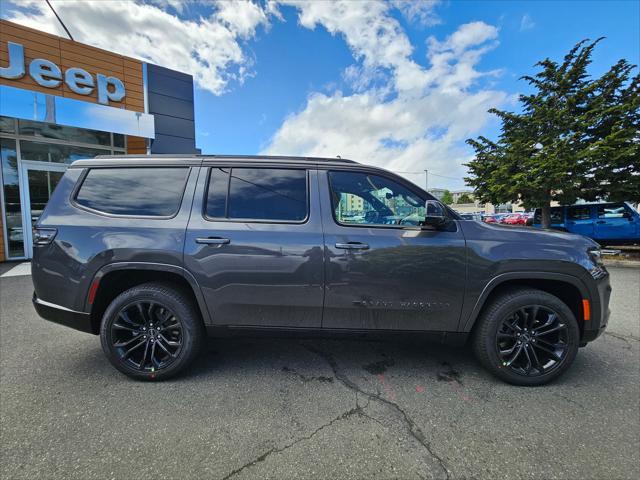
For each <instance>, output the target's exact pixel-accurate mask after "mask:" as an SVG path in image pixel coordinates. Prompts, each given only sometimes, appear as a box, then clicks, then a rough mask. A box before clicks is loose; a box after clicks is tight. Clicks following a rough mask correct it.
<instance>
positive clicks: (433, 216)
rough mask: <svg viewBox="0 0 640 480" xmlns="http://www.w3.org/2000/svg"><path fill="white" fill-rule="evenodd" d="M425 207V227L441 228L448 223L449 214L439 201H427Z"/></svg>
mask: <svg viewBox="0 0 640 480" xmlns="http://www.w3.org/2000/svg"><path fill="white" fill-rule="evenodd" d="M424 207H425V212H424V225H427V226H430V227H441V226H442V225H444V224H445V223H446V222H447V214H446V210H445V208H444V205H442V204H441V203H440V202H438V201H437V200H427V201H426V202H425V204H424Z"/></svg>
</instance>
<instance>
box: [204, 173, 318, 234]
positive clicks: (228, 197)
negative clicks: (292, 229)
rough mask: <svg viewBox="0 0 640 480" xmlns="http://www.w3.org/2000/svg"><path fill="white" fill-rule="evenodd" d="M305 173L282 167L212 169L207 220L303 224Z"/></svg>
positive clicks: (305, 211) (304, 214)
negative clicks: (220, 219)
mask: <svg viewBox="0 0 640 480" xmlns="http://www.w3.org/2000/svg"><path fill="white" fill-rule="evenodd" d="M307 205H308V202H307V171H306V170H301V169H285V168H232V169H228V168H211V170H210V173H209V187H208V191H207V204H206V208H205V212H206V215H207V217H209V218H222V219H229V220H262V221H281V222H302V221H303V220H304V219H305V218H307V211H308V206H307Z"/></svg>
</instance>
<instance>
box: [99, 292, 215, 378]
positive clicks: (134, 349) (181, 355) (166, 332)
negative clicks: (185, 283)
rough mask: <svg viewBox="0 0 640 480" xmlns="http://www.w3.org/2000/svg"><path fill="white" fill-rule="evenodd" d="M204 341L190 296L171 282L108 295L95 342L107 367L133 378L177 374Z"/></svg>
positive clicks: (188, 362) (201, 328)
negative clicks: (100, 346)
mask: <svg viewBox="0 0 640 480" xmlns="http://www.w3.org/2000/svg"><path fill="white" fill-rule="evenodd" d="M205 339H206V332H205V329H204V324H203V322H202V317H201V315H200V311H199V310H198V307H197V304H196V303H195V301H194V299H193V297H192V295H191V294H190V292H189V291H188V290H186V289H185V288H184V287H182V286H178V285H174V284H171V283H160V282H158V283H156V282H152V283H145V284H141V285H137V286H134V287H132V288H130V289H129V290H126V291H124V292H122V293H121V294H120V295H118V296H117V297H116V298H114V299H113V300H112V301H111V303H110V304H109V306H108V307H107V309H106V311H105V312H104V315H103V317H102V324H101V326H100V343H101V344H102V349H103V351H104V353H105V355H106V356H107V358H108V359H109V361H110V362H111V363H112V365H113V366H114V367H115V368H117V369H118V370H120V371H121V372H122V373H124V374H126V375H128V376H130V377H132V378H135V379H138V380H164V379H167V378H171V377H173V376H175V375H177V374H178V373H180V372H183V371H184V370H185V369H186V368H187V367H188V366H189V364H190V363H191V362H193V360H195V358H196V357H197V356H198V353H199V352H200V350H201V349H202V346H203V345H204V342H205Z"/></svg>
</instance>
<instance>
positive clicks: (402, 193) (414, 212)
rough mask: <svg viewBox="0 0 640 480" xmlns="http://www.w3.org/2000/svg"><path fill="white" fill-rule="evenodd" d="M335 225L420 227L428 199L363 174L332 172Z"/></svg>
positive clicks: (330, 182) (391, 183) (383, 180)
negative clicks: (336, 223)
mask: <svg viewBox="0 0 640 480" xmlns="http://www.w3.org/2000/svg"><path fill="white" fill-rule="evenodd" d="M329 184H330V188H331V200H332V206H333V213H334V217H335V219H336V221H337V222H338V223H341V224H343V225H407V226H418V225H421V224H422V221H423V220H424V217H425V207H424V205H425V199H424V198H421V197H420V196H418V195H417V194H415V193H414V192H413V191H411V190H409V189H408V188H407V187H405V186H403V185H401V184H399V183H397V182H395V181H393V180H390V179H388V178H386V177H382V176H379V175H373V174H368V173H363V172H346V171H345V172H342V171H334V172H329Z"/></svg>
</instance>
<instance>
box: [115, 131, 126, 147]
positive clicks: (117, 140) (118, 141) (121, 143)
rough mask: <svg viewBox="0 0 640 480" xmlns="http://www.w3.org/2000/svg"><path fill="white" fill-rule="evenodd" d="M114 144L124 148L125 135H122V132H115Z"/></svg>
mask: <svg viewBox="0 0 640 480" xmlns="http://www.w3.org/2000/svg"><path fill="white" fill-rule="evenodd" d="M113 146H114V147H118V148H124V135H122V134H121V133H114V134H113Z"/></svg>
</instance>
